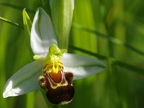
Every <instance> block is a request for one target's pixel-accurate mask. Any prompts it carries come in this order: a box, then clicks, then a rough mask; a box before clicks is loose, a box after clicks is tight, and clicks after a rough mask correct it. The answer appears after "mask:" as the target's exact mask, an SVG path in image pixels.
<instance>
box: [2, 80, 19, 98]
mask: <svg viewBox="0 0 144 108" xmlns="http://www.w3.org/2000/svg"><path fill="white" fill-rule="evenodd" d="M19 91H20V90H18V89H17V90H13V89H12V81H8V82H7V83H6V85H5V87H4V91H3V98H7V97H11V96H17V94H16V92H19Z"/></svg>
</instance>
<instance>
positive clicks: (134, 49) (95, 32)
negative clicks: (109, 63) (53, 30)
mask: <svg viewBox="0 0 144 108" xmlns="http://www.w3.org/2000/svg"><path fill="white" fill-rule="evenodd" d="M73 27H76V28H78V29H80V30H84V31H87V32H90V33H93V34H96V35H97V36H100V37H102V38H106V39H108V40H109V41H111V42H112V43H114V44H116V45H121V46H125V47H126V48H128V49H130V50H132V51H134V52H136V53H138V54H140V55H142V56H144V52H142V51H140V50H138V49H137V48H134V47H132V46H131V45H129V44H127V43H125V42H122V41H120V40H119V39H116V38H113V37H112V36H108V35H105V34H102V33H100V32H98V31H96V30H91V29H88V28H85V27H83V26H81V25H79V24H73Z"/></svg>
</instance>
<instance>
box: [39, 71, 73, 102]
mask: <svg viewBox="0 0 144 108" xmlns="http://www.w3.org/2000/svg"><path fill="white" fill-rule="evenodd" d="M72 79H73V74H72V73H70V72H63V71H60V72H58V73H57V74H52V75H51V74H46V75H45V76H40V77H39V84H40V86H41V88H43V89H44V90H45V91H46V96H47V98H48V100H49V101H50V102H51V103H52V104H67V103H69V102H71V101H72V99H73V96H74V87H73V85H72Z"/></svg>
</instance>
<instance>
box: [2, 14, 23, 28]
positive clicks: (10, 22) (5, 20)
mask: <svg viewBox="0 0 144 108" xmlns="http://www.w3.org/2000/svg"><path fill="white" fill-rule="evenodd" d="M0 20H1V21H4V22H6V23H8V24H12V25H14V26H17V27H19V28H22V29H23V28H24V27H23V26H21V25H19V24H18V23H15V22H13V21H10V20H8V19H5V18H2V17H0Z"/></svg>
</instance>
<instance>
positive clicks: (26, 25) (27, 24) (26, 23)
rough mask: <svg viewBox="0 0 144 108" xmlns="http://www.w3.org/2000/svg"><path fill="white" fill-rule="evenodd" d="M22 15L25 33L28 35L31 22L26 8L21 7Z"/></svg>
mask: <svg viewBox="0 0 144 108" xmlns="http://www.w3.org/2000/svg"><path fill="white" fill-rule="evenodd" d="M22 15H23V24H24V29H25V32H26V35H28V36H29V37H30V31H31V26H32V23H31V20H30V17H29V16H28V14H27V12H26V9H23V13H22Z"/></svg>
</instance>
